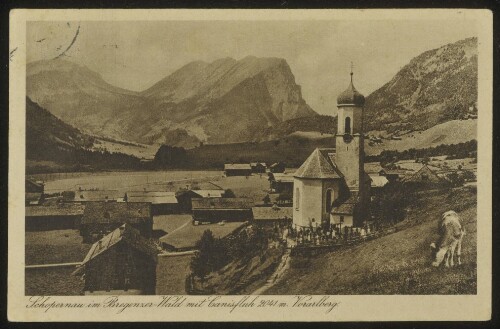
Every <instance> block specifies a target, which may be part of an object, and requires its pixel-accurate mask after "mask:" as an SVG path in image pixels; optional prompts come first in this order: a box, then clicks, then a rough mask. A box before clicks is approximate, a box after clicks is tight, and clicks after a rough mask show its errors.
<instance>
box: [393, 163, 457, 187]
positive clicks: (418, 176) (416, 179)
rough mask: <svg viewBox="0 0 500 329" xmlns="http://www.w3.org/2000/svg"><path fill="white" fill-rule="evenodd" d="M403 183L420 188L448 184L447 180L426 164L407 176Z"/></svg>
mask: <svg viewBox="0 0 500 329" xmlns="http://www.w3.org/2000/svg"><path fill="white" fill-rule="evenodd" d="M403 183H404V184H407V185H412V186H415V187H420V188H437V187H440V186H443V185H446V184H447V181H445V180H444V179H443V178H441V177H439V176H438V175H437V174H436V173H435V172H434V171H432V170H431V169H430V168H429V166H428V165H426V164H424V165H422V168H420V170H418V171H417V172H416V173H414V174H413V175H411V176H408V177H406V178H405V179H404V180H403Z"/></svg>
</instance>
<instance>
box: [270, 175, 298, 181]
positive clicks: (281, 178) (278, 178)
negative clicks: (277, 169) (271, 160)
mask: <svg viewBox="0 0 500 329" xmlns="http://www.w3.org/2000/svg"><path fill="white" fill-rule="evenodd" d="M273 176H274V180H275V181H276V182H280V183H293V176H294V175H292V174H280V173H276V174H273Z"/></svg>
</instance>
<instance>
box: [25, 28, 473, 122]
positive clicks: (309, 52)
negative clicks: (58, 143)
mask: <svg viewBox="0 0 500 329" xmlns="http://www.w3.org/2000/svg"><path fill="white" fill-rule="evenodd" d="M77 31H78V34H77V36H76V38H75V34H76V32H77ZM472 36H476V32H475V25H474V23H473V21H464V20H459V19H457V20H446V21H442V20H390V21H389V20H371V21H370V20H363V21H361V20H357V21H352V20H350V21H349V20H301V21H297V20H294V21H113V22H110V21H108V22H104V21H84V22H75V21H71V22H29V23H28V26H27V36H26V40H27V61H28V62H32V61H37V60H43V59H52V58H54V57H57V56H59V55H60V54H61V53H62V52H63V51H64V50H65V49H67V48H68V47H69V46H70V45H71V44H72V45H71V47H69V49H68V50H67V51H66V52H65V53H64V55H62V56H61V58H64V59H66V60H69V61H73V62H75V63H78V64H82V65H86V66H87V67H88V68H90V69H91V70H93V71H96V72H97V73H99V74H100V75H101V76H102V77H103V79H104V80H106V81H107V82H109V83H111V84H112V85H115V86H118V87H122V88H125V89H129V90H134V91H142V90H145V89H147V88H148V87H151V86H152V85H153V84H154V83H156V82H158V81H159V80H161V79H162V78H164V77H166V76H167V75H169V74H171V73H172V72H174V71H175V70H177V69H179V68H180V67H182V66H183V65H185V64H187V63H189V62H191V61H195V60H203V61H206V62H212V61H214V60H216V59H219V58H224V57H232V58H235V59H242V58H244V57H246V56H249V55H253V56H257V57H280V58H284V59H286V60H287V62H288V64H289V65H290V68H291V70H292V72H293V74H294V76H295V80H296V82H297V84H299V85H301V86H302V96H303V98H304V99H305V100H306V102H307V103H308V104H309V105H310V106H311V107H312V108H313V109H314V110H315V111H316V112H318V113H320V114H330V115H333V114H335V109H336V98H337V95H338V94H339V93H340V92H342V91H343V90H344V89H346V88H347V86H348V84H349V72H350V66H351V62H353V65H354V84H355V86H356V89H358V91H360V92H361V93H363V94H364V95H365V96H367V95H369V94H370V93H371V92H373V91H375V90H376V89H378V88H380V87H382V86H383V85H384V84H385V83H386V82H388V81H389V80H390V79H391V78H392V77H393V76H394V75H395V74H396V73H397V72H398V71H399V70H400V69H401V68H402V67H403V66H404V65H406V64H407V63H408V62H409V61H410V60H411V59H412V58H413V57H415V56H418V55H419V54H420V53H422V52H424V51H427V50H431V49H435V48H438V47H440V46H443V45H445V44H447V43H452V42H455V41H458V40H461V39H464V38H468V37H472ZM73 40H74V42H73ZM72 42H73V43H72Z"/></svg>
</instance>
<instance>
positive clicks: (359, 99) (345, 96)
mask: <svg viewBox="0 0 500 329" xmlns="http://www.w3.org/2000/svg"><path fill="white" fill-rule="evenodd" d="M353 74H354V73H352V65H351V83H350V84H349V87H348V88H347V89H346V90H345V91H344V92H342V93H341V94H340V95H339V96H338V97H337V105H339V106H345V105H347V106H360V107H361V106H363V105H365V96H363V95H362V94H361V93H360V92H359V91H357V90H356V88H354V84H353V83H352V76H353Z"/></svg>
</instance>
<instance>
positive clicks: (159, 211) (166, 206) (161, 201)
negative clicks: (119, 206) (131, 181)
mask: <svg viewBox="0 0 500 329" xmlns="http://www.w3.org/2000/svg"><path fill="white" fill-rule="evenodd" d="M125 199H126V200H125ZM123 201H126V202H149V203H151V214H152V215H153V216H158V215H168V214H177V213H179V211H180V209H179V202H178V201H177V198H176V197H175V192H150V191H137V192H127V193H126V197H124V198H123Z"/></svg>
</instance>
